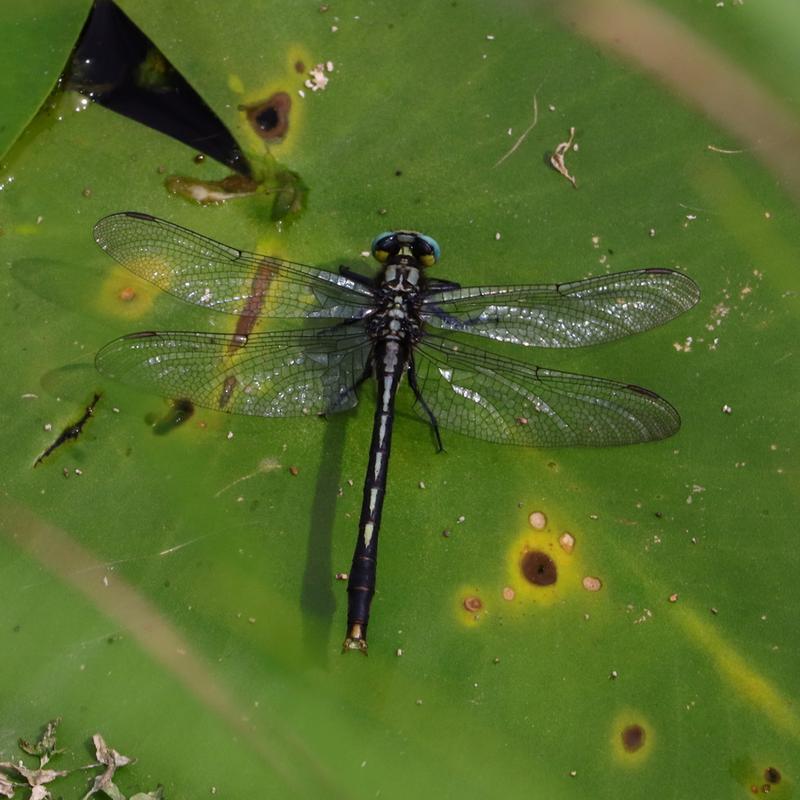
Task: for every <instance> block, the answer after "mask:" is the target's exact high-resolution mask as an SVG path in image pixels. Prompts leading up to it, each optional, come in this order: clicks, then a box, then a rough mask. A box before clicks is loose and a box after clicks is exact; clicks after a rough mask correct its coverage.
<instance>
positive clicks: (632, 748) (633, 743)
mask: <svg viewBox="0 0 800 800" xmlns="http://www.w3.org/2000/svg"><path fill="white" fill-rule="evenodd" d="M621 736H622V746H623V747H624V748H625V751H626V752H628V753H635V752H636V751H637V750H641V748H642V747H644V740H645V730H644V728H643V727H642V726H641V725H637V724H635V723H634V724H633V725H626V726H625V727H624V728H623V729H622V734H621Z"/></svg>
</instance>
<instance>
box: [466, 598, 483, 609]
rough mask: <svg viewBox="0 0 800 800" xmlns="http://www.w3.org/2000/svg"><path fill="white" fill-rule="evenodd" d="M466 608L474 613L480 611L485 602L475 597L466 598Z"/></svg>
mask: <svg viewBox="0 0 800 800" xmlns="http://www.w3.org/2000/svg"><path fill="white" fill-rule="evenodd" d="M464 608H466V609H467V611H470V612H472V613H474V612H476V611H480V610H481V609H482V608H483V601H482V600H481V599H480V597H475V596H474V595H472V596H470V597H465V598H464Z"/></svg>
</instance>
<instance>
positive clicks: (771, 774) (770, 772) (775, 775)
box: [764, 767, 781, 783]
mask: <svg viewBox="0 0 800 800" xmlns="http://www.w3.org/2000/svg"><path fill="white" fill-rule="evenodd" d="M764 780H765V781H767V783H780V782H781V773H780V770H778V769H777V768H776V767H767V768H766V769H765V770H764Z"/></svg>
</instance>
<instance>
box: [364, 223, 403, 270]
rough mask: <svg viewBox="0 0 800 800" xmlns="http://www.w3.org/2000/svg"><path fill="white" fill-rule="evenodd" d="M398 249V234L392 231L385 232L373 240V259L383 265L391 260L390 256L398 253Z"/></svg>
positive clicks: (371, 248)
mask: <svg viewBox="0 0 800 800" xmlns="http://www.w3.org/2000/svg"><path fill="white" fill-rule="evenodd" d="M397 247H398V242H397V234H396V233H393V232H392V231H384V232H383V233H379V234H378V235H377V236H376V237H375V238H374V239H373V240H372V246H371V247H370V250H371V252H372V257H373V258H375V259H377V260H378V261H380V262H381V264H383V263H385V262H386V261H388V260H389V256H391V255H393V254H394V253H396V252H397Z"/></svg>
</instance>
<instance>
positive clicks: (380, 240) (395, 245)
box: [371, 231, 441, 267]
mask: <svg viewBox="0 0 800 800" xmlns="http://www.w3.org/2000/svg"><path fill="white" fill-rule="evenodd" d="M371 250H372V255H373V257H374V258H376V259H377V260H378V261H380V262H381V264H385V263H386V262H387V261H389V260H390V259H392V258H396V257H398V256H407V257H411V258H414V259H416V261H417V263H418V264H419V265H420V266H422V267H432V266H433V265H434V264H435V263H436V262H437V261H438V260H439V256H440V255H441V250H440V249H439V245H438V243H437V242H436V239H433V238H431V237H430V236H426V235H425V234H424V233H418V232H417V231H386V232H385V233H382V234H380V235H379V236H376V237H375V238H374V239H373V240H372V248H371Z"/></svg>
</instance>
